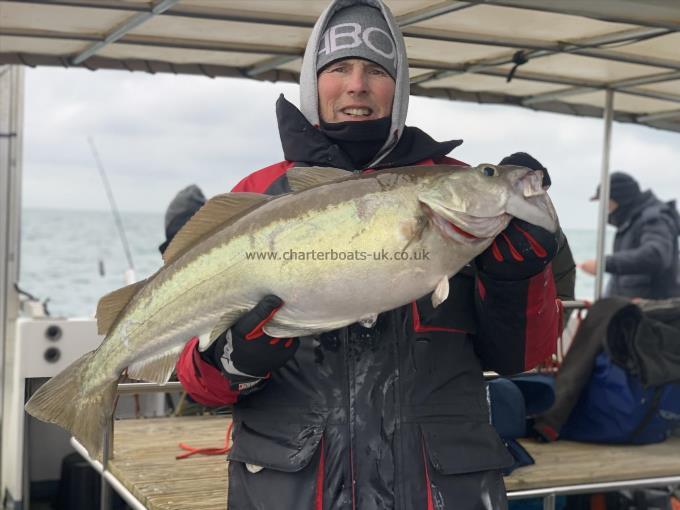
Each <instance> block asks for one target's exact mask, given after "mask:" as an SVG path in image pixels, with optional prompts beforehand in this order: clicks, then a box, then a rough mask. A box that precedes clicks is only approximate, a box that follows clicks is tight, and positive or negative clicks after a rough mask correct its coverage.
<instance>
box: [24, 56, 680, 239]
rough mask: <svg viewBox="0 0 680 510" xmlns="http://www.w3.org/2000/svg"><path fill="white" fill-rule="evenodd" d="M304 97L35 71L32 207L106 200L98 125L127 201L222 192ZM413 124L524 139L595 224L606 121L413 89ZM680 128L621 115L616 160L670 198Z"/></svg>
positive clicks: (29, 85) (489, 150)
mask: <svg viewBox="0 0 680 510" xmlns="http://www.w3.org/2000/svg"><path fill="white" fill-rule="evenodd" d="M280 93H284V95H285V96H286V97H287V98H288V99H289V100H291V101H292V102H294V103H297V98H298V91H297V86H295V85H293V84H284V83H276V84H270V83H260V82H254V81H250V80H236V79H215V80H211V79H208V78H205V77H194V76H173V75H160V74H159V75H154V76H151V75H147V74H138V73H125V72H114V71H97V72H90V71H85V70H62V69H52V68H40V69H29V70H27V72H26V95H25V103H26V107H25V138H24V185H23V199H24V206H25V207H49V208H68V209H107V208H108V205H107V203H106V197H105V194H104V190H103V188H102V185H101V183H100V180H99V176H98V174H97V171H96V167H95V165H94V160H93V158H92V155H91V153H90V149H89V146H88V144H87V137H88V136H92V137H93V138H94V140H95V143H96V145H97V148H98V150H99V153H100V156H101V159H102V161H103V163H104V166H105V168H106V169H107V172H108V175H109V179H110V181H111V184H112V187H113V190H114V193H115V195H116V200H117V201H118V204H119V207H120V208H121V209H123V210H131V211H157V212H162V211H164V210H165V207H166V206H167V204H168V203H169V202H170V200H171V199H172V197H173V196H174V194H175V193H176V192H177V191H178V190H179V189H181V188H183V187H184V186H186V185H188V184H191V183H196V184H198V185H199V186H200V187H201V188H203V190H204V192H205V193H206V195H208V196H210V195H214V194H216V193H220V192H224V191H225V190H228V189H229V188H231V187H232V186H233V185H234V184H236V183H237V182H238V181H239V180H240V179H241V178H242V177H244V176H245V175H247V174H248V173H250V172H252V171H253V170H256V169H258V168H261V167H263V166H266V165H269V164H271V163H274V162H276V161H278V160H280V159H282V152H281V147H280V142H279V137H278V132H277V130H276V119H275V114H274V103H275V101H276V98H277V97H278V95H279V94H280ZM408 124H409V125H414V126H418V127H420V128H422V129H424V130H425V131H426V132H428V133H429V134H431V135H432V136H433V137H435V138H436V139H438V140H444V139H450V138H463V139H464V140H465V143H464V144H463V145H462V146H461V147H460V148H458V149H456V150H455V151H454V152H453V153H452V156H454V157H456V158H458V159H462V160H464V161H466V162H468V163H472V164H477V163H481V162H498V161H499V160H500V159H501V158H502V157H503V156H506V155H507V154H510V153H512V152H516V151H520V150H521V151H526V152H529V153H531V154H532V155H534V156H535V157H536V158H537V159H539V160H540V161H541V162H542V163H543V164H544V165H545V166H546V167H548V169H549V170H550V173H551V177H552V180H553V188H552V191H551V195H552V197H553V199H554V201H555V203H556V206H557V209H558V212H559V214H560V218H561V220H562V224H563V225H564V226H566V227H569V228H592V227H594V225H595V218H596V215H597V206H596V204H595V203H591V202H588V197H589V196H590V195H592V193H593V191H594V189H595V186H596V185H597V182H598V180H599V172H600V161H601V160H600V158H601V150H602V138H603V123H602V121H601V120H599V119H586V118H577V117H569V116H565V115H557V114H549V113H539V112H533V111H529V110H524V109H520V108H515V107H504V106H488V105H476V104H470V103H457V102H450V101H441V100H434V99H426V98H412V99H411V105H410V113H409V118H408ZM679 141H680V135H679V134H677V133H665V132H662V131H657V130H653V129H650V128H644V127H637V126H631V125H624V124H617V123H615V124H614V131H613V140H612V142H613V146H612V153H611V167H612V169H621V170H626V171H628V172H630V173H632V174H634V175H635V176H636V177H637V178H638V179H639V180H640V182H641V184H642V187H643V188H650V187H651V188H652V189H653V190H654V191H655V192H656V193H657V194H658V195H659V196H660V197H661V198H664V199H672V198H677V197H680V164H678V161H680V144H679V143H678V142H679Z"/></svg>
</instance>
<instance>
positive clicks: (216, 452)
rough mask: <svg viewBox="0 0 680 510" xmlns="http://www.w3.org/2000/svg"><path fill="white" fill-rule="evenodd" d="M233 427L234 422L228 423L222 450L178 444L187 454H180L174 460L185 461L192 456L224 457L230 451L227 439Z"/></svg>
mask: <svg viewBox="0 0 680 510" xmlns="http://www.w3.org/2000/svg"><path fill="white" fill-rule="evenodd" d="M233 427H234V422H233V421H231V422H230V423H229V427H227V437H226V439H225V442H224V448H193V447H191V446H189V445H187V444H185V443H179V447H180V448H181V449H182V450H187V453H181V454H179V455H177V456H176V457H175V458H176V459H177V460H179V459H186V458H188V457H191V456H192V455H196V454H198V455H224V454H225V453H228V452H229V450H231V446H229V438H230V437H231V430H232V428H233Z"/></svg>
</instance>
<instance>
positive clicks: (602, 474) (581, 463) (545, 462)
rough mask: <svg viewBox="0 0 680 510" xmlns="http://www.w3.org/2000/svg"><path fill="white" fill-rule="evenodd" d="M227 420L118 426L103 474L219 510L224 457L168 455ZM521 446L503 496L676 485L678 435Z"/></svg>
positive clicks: (202, 440)
mask: <svg viewBox="0 0 680 510" xmlns="http://www.w3.org/2000/svg"><path fill="white" fill-rule="evenodd" d="M229 421H230V419H229V418H227V417H224V416H202V417H183V418H160V419H141V420H121V421H117V422H116V423H115V433H114V458H113V459H111V460H110V461H109V471H110V472H111V473H112V474H113V475H114V476H115V477H116V478H117V479H118V480H119V481H120V482H121V484H122V485H123V486H124V487H125V488H126V489H127V490H128V491H129V492H130V493H131V494H132V495H134V497H135V498H137V500H139V502H140V503H141V504H142V505H143V506H144V507H146V508H147V509H149V510H182V509H191V510H224V508H225V505H226V487H227V463H226V462H225V456H224V455H216V456H203V455H195V456H192V457H189V458H187V459H182V460H176V459H175V456H176V455H178V454H181V453H183V452H184V450H181V449H180V448H179V446H178V443H180V442H183V443H187V444H189V445H190V446H192V447H196V448H204V447H221V446H223V445H224V440H225V437H226V431H227V427H228V425H229ZM522 444H523V445H524V446H525V447H526V448H527V450H528V451H529V452H530V453H531V455H532V456H533V457H534V459H535V460H536V464H535V465H534V466H528V467H524V468H521V469H518V470H516V471H515V472H514V473H513V474H512V475H511V476H509V477H506V479H505V483H506V486H507V489H508V493H509V495H510V497H513V496H514V497H519V496H522V495H525V496H527V495H530V494H522V493H523V492H525V491H536V490H538V494H537V495H541V496H545V495H547V494H555V493H559V492H589V490H587V488H588V487H590V488H592V489H594V490H597V484H603V483H604V484H606V483H609V482H612V483H615V482H627V481H630V482H634V481H636V482H640V481H644V480H648V481H649V480H656V479H659V478H663V479H666V478H668V477H675V478H677V480H671V481H675V482H676V483H680V437H674V438H671V439H669V440H668V441H666V442H664V443H660V444H653V445H645V446H606V445H594V444H586V443H574V442H569V441H558V442H556V443H551V444H539V443H536V442H534V441H531V440H524V441H522ZM646 485H652V483H647V484H646ZM657 485H658V484H657ZM578 487H581V488H583V489H584V490H580V491H579V490H577V489H578ZM560 488H562V489H567V488H571V490H563V491H560ZM541 489H545V491H544V493H541V491H540V490H541ZM513 493H514V494H513Z"/></svg>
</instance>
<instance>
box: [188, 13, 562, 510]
mask: <svg viewBox="0 0 680 510" xmlns="http://www.w3.org/2000/svg"><path fill="white" fill-rule="evenodd" d="M300 92H301V101H300V104H301V108H300V110H298V109H297V108H296V107H294V106H293V105H292V104H290V103H289V102H287V101H286V100H285V99H284V98H283V96H282V97H281V98H280V99H279V101H278V102H277V109H276V111H277V116H278V121H279V130H280V135H281V140H282V144H283V150H284V154H285V158H286V160H285V161H283V162H281V163H277V164H275V165H272V166H269V167H267V168H264V169H262V170H259V171H257V172H255V173H253V174H251V175H250V176H248V177H247V178H245V179H244V180H243V181H241V182H240V183H239V184H238V185H237V186H236V187H235V188H234V190H233V191H235V192H256V193H265V194H269V195H278V194H281V193H286V192H289V191H291V186H290V183H289V180H288V178H289V174H288V173H287V172H288V170H290V169H292V168H293V167H334V168H339V169H343V170H345V171H347V172H348V174H349V173H350V172H355V173H356V172H364V173H368V172H383V171H385V169H389V168H395V167H405V166H414V165H421V166H423V171H425V167H426V166H430V165H464V163H462V162H460V161H457V160H455V159H452V158H449V157H447V156H446V155H447V154H448V153H449V152H450V151H451V150H453V149H454V148H455V147H457V146H458V145H460V144H461V143H462V141H460V140H452V141H448V142H436V141H434V140H433V139H432V138H430V137H429V136H428V135H427V134H425V133H424V132H423V131H421V130H419V129H417V128H412V127H405V125H404V122H405V118H406V112H407V105H408V96H409V73H408V64H407V57H406V53H405V48H404V41H403V38H402V35H401V33H400V31H399V29H398V27H397V25H396V23H395V21H394V18H393V17H392V14H391V13H390V11H389V9H388V8H387V7H386V6H385V5H384V4H383V3H382V1H380V0H364V1H360V0H355V1H335V2H333V3H332V4H331V5H330V6H329V7H328V9H327V10H326V11H325V12H324V13H323V14H322V15H321V17H320V18H319V20H318V21H317V23H316V26H315V27H314V31H313V32H312V35H311V37H310V40H309V42H308V46H307V50H306V53H305V57H304V61H303V65H302V72H301V78H300ZM501 163H502V164H505V165H521V166H528V167H530V168H532V169H534V170H542V171H543V172H544V173H543V176H542V183H541V184H543V185H544V186H545V187H546V188H547V186H546V185H548V184H549V178H548V176H547V173H546V172H545V169H544V168H543V167H542V165H540V163H538V162H537V161H536V160H535V159H533V158H531V157H530V156H528V155H526V154H523V153H519V154H515V155H513V156H510V157H508V158H505V159H504V160H503V161H502V162H501ZM329 171H330V170H329ZM481 171H482V172H486V173H488V174H493V173H494V172H502V171H504V169H503V168H496V167H493V166H491V165H488V166H487V167H486V169H481ZM537 175H539V176H540V173H538V172H537ZM487 177H489V178H493V177H494V176H493V175H488V176H487ZM469 199H470V200H471V201H474V200H475V199H476V197H474V196H470V197H469ZM434 216H436V215H434ZM434 216H430V219H431V220H432V221H433V223H436V218H434ZM440 226H441V225H440ZM449 227H453V230H455V232H451V234H452V235H459V236H466V235H471V234H470V233H469V232H466V231H464V230H462V229H459V228H457V227H456V225H452V224H449ZM446 228H447V227H446V226H444V230H445V229H446ZM556 228H557V231H556V232H552V233H551V232H550V231H549V230H546V229H545V228H542V227H540V226H536V225H534V224H531V223H529V222H526V221H522V220H518V219H514V220H512V221H511V222H510V224H509V225H508V226H507V228H505V230H503V231H502V233H501V234H500V235H499V236H497V237H496V238H495V240H494V241H493V243H492V244H491V246H489V247H488V248H487V249H486V250H485V251H483V253H482V254H481V255H478V256H477V257H476V258H475V259H474V261H473V263H471V264H468V265H467V266H466V267H464V268H463V269H462V270H461V271H459V272H458V273H457V274H455V275H454V276H453V277H452V278H450V280H449V279H448V277H447V279H446V281H445V282H440V284H438V285H437V287H436V289H435V291H434V292H433V293H432V294H428V295H425V296H424V297H422V298H421V299H418V300H416V301H414V302H412V303H411V304H409V305H406V306H401V307H399V308H397V309H394V310H390V311H388V312H385V313H381V314H379V315H378V316H377V317H375V316H373V317H366V318H365V319H364V320H362V321H360V322H359V323H354V324H351V325H349V326H346V327H342V328H340V329H337V330H333V331H330V332H324V333H320V334H315V335H309V336H305V337H301V338H297V337H288V338H277V337H275V336H273V335H274V334H275V333H276V331H273V330H268V329H267V324H268V323H269V322H270V320H272V319H273V318H274V317H276V314H277V312H278V311H279V309H281V312H283V310H285V307H286V305H287V303H288V301H286V302H284V301H283V300H282V299H281V298H279V297H278V296H275V295H267V296H266V297H264V299H262V300H261V301H260V302H259V303H258V304H257V305H256V306H255V307H254V308H253V309H252V310H251V311H250V312H248V313H245V314H244V315H243V316H241V317H240V318H239V319H238V320H236V322H235V323H234V324H233V325H232V326H231V327H230V328H229V329H228V330H227V331H225V332H224V333H223V334H221V335H220V336H219V337H218V338H217V340H215V341H214V342H213V343H212V344H211V345H210V346H209V347H208V348H207V349H205V350H202V351H201V349H199V348H198V339H195V340H193V341H192V342H190V343H189V344H188V345H187V346H186V348H185V350H184V352H183V353H182V355H181V356H180V359H179V361H178V364H177V373H178V376H179V378H180V380H181V381H182V383H183V384H184V385H185V387H186V389H187V390H188V391H189V393H190V394H191V395H192V396H193V397H194V398H195V399H196V400H198V401H199V402H203V403H205V404H207V405H223V404H227V403H234V420H235V428H234V434H233V448H232V450H231V453H230V455H229V459H230V464H229V495H228V508H229V509H255V508H258V509H268V510H269V509H272V510H273V509H285V510H292V509H312V508H314V509H317V510H321V509H328V510H336V509H337V510H340V509H359V510H386V509H395V510H413V509H416V508H422V509H435V508H436V509H456V510H473V509H475V510H476V509H488V510H500V509H503V508H506V505H507V504H506V501H505V490H504V485H503V481H502V477H501V475H500V469H501V468H503V467H505V466H507V465H508V463H510V458H509V455H508V453H507V452H506V450H505V448H504V447H503V444H502V443H501V442H500V440H499V438H498V437H497V435H496V433H495V432H494V430H493V428H492V427H491V426H490V425H489V415H488V407H487V397H486V393H485V385H484V380H483V377H482V370H483V369H490V370H495V371H498V372H500V373H514V372H521V371H524V370H528V369H531V368H533V367H534V366H536V365H537V364H538V363H539V362H541V361H543V360H545V359H546V358H547V357H549V356H550V355H551V354H552V353H553V351H554V349H555V342H556V338H557V336H558V324H559V314H560V311H559V308H558V306H557V302H556V291H555V280H556V278H555V277H554V276H553V272H552V269H551V264H550V261H551V259H553V257H554V255H555V253H556V252H557V251H558V245H559V249H560V250H561V249H562V246H563V245H564V244H565V241H564V238H563V235H562V234H561V231H560V230H559V227H556ZM554 230H555V229H553V231H554ZM565 252H566V258H567V262H566V263H564V264H562V265H563V267H564V269H563V271H562V272H561V273H560V275H559V277H558V278H557V280H558V281H559V280H560V278H561V279H563V280H564V281H571V285H572V287H573V262H572V261H571V260H570V254H568V247H567V248H566V250H565ZM358 264H360V262H357V265H358ZM386 277H387V278H390V275H386ZM558 283H559V282H558ZM323 292H324V293H333V292H334V290H333V289H332V288H331V289H323ZM364 292H365V293H371V292H372V288H371V287H370V286H366V288H365V289H364ZM447 293H448V294H447ZM447 295H448V297H446V296H447ZM290 304H291V305H295V303H292V302H291V303H290ZM437 305H438V306H437ZM267 332H269V333H270V334H267ZM281 333H283V334H285V330H281Z"/></svg>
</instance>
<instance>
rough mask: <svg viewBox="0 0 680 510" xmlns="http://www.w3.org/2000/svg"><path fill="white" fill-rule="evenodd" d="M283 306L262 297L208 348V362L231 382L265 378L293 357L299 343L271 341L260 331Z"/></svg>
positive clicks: (287, 339)
mask: <svg viewBox="0 0 680 510" xmlns="http://www.w3.org/2000/svg"><path fill="white" fill-rule="evenodd" d="M282 305H283V301H281V298H279V297H277V296H274V295H271V294H270V295H268V296H265V297H264V298H263V299H262V301H260V302H259V303H258V304H257V305H255V307H254V308H253V309H252V310H251V311H249V312H248V313H246V314H244V315H243V316H242V317H241V318H240V319H239V320H237V321H236V322H235V323H234V325H233V326H232V327H231V328H230V329H229V330H227V331H225V332H224V333H222V334H221V335H220V336H219V337H217V339H216V340H215V341H214V342H213V344H212V345H211V348H210V349H209V350H210V351H212V352H211V354H208V356H209V357H211V358H212V359H211V360H210V361H211V362H212V364H213V365H215V366H216V367H218V368H220V369H221V370H222V371H223V372H224V373H225V374H226V375H227V377H228V378H229V379H230V380H231V381H232V382H238V381H243V380H244V379H247V378H262V377H267V376H268V375H269V373H270V372H271V371H272V370H276V369H277V368H280V367H282V366H283V365H285V364H286V363H287V362H288V361H289V360H290V359H291V358H292V357H293V356H294V355H295V351H297V348H298V347H299V345H300V340H299V339H297V338H283V339H281V338H272V337H270V336H269V335H267V334H265V333H264V331H263V330H262V328H263V327H264V325H265V324H266V323H267V322H268V321H269V320H271V318H272V317H273V316H274V314H275V313H276V311H277V310H278V309H279V308H281V306H282ZM207 353H208V351H206V353H203V355H205V354H207Z"/></svg>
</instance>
